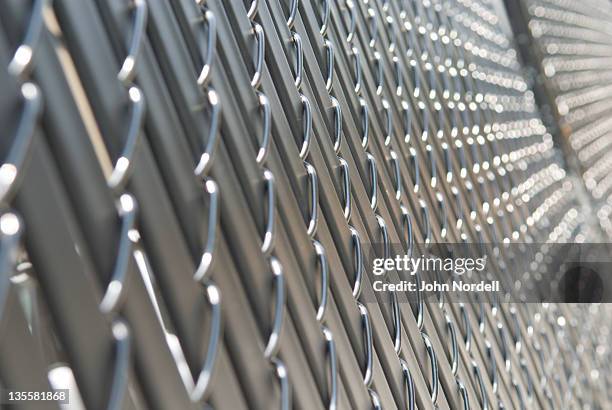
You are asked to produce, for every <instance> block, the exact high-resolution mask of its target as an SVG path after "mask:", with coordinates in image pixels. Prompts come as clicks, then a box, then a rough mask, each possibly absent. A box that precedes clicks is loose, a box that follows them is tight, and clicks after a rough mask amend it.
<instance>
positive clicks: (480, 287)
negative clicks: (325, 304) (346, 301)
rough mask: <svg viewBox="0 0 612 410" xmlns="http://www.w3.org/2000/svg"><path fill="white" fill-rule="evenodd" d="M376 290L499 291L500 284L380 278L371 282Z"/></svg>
mask: <svg viewBox="0 0 612 410" xmlns="http://www.w3.org/2000/svg"><path fill="white" fill-rule="evenodd" d="M372 285H373V287H374V291H376V292H499V291H500V284H499V281H498V280H493V281H484V280H483V281H480V282H464V281H460V280H455V281H452V282H450V283H446V282H444V283H443V282H438V281H432V282H426V281H421V283H415V282H410V281H407V280H402V281H399V282H385V281H382V280H377V281H374V283H373V284H372Z"/></svg>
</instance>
